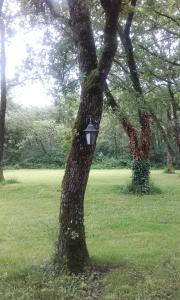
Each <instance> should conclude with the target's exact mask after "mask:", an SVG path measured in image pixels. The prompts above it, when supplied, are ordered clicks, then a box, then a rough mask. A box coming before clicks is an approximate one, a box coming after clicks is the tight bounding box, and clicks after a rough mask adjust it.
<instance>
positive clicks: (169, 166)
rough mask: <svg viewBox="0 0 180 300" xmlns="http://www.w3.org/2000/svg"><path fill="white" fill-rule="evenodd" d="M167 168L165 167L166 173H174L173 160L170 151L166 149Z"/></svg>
mask: <svg viewBox="0 0 180 300" xmlns="http://www.w3.org/2000/svg"><path fill="white" fill-rule="evenodd" d="M166 163H167V168H166V173H169V174H172V173H174V160H173V157H172V155H171V152H169V150H168V149H167V162H166Z"/></svg>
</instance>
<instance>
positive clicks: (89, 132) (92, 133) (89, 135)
mask: <svg viewBox="0 0 180 300" xmlns="http://www.w3.org/2000/svg"><path fill="white" fill-rule="evenodd" d="M84 133H85V136H86V143H87V145H94V144H95V142H96V137H97V133H98V130H97V129H96V128H95V127H94V125H93V124H92V120H91V118H90V121H89V124H88V125H87V127H86V129H85V130H84Z"/></svg>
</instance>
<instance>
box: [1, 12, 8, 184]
mask: <svg viewBox="0 0 180 300" xmlns="http://www.w3.org/2000/svg"><path fill="white" fill-rule="evenodd" d="M1 9H2V6H1ZM0 27H1V28H0V35H1V58H0V64H1V103H0V181H3V180H4V175H3V154H4V137H5V115H6V102H7V99H6V93H7V92H6V55H5V27H4V22H3V19H2V16H1V12H0Z"/></svg>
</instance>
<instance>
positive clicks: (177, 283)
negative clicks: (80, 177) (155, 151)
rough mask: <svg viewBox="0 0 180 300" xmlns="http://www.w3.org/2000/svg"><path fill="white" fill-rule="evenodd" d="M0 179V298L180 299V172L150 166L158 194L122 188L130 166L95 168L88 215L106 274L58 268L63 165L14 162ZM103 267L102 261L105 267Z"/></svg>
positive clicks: (95, 254)
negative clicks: (18, 166) (33, 166)
mask: <svg viewBox="0 0 180 300" xmlns="http://www.w3.org/2000/svg"><path fill="white" fill-rule="evenodd" d="M5 176H6V179H16V180H17V181H18V183H14V184H7V185H0V299H2V300H6V299H18V300H19V299H26V300H29V299H44V300H45V299H67V300H69V299H82V300H83V299H97V298H98V299H105V300H107V299H109V300H110V299H114V300H116V299H117V300H118V299H120V300H170V299H172V300H180V226H179V225H180V175H179V174H178V173H176V174H172V175H168V174H165V173H163V172H162V170H158V171H153V172H152V179H153V181H154V183H155V184H156V185H157V186H159V187H160V188H161V190H162V192H161V193H159V194H154V195H151V196H144V197H134V196H132V195H127V194H123V193H122V188H121V186H122V185H124V184H126V183H127V182H128V180H129V179H130V171H129V170H92V171H91V174H90V179H89V184H88V188H87V193H86V199H85V222H86V235H87V243H88V248H89V252H90V255H91V258H92V260H93V261H94V262H95V263H96V264H97V265H100V266H105V267H104V269H107V270H108V272H106V273H104V275H103V277H102V276H100V275H98V274H96V273H95V272H94V274H92V276H89V275H88V274H86V275H82V276H80V277H79V278H77V277H74V276H73V277H70V276H68V275H66V274H60V275H59V276H57V275H56V274H55V273H56V272H55V271H54V269H53V267H52V259H53V256H54V252H55V243H56V238H57V233H58V224H57V221H58V210H59V194H60V182H61V180H62V176H63V171H61V170H14V171H6V172H5ZM102 269H103V267H102Z"/></svg>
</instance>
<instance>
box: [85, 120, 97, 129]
mask: <svg viewBox="0 0 180 300" xmlns="http://www.w3.org/2000/svg"><path fill="white" fill-rule="evenodd" d="M97 131H98V130H97V129H96V128H95V127H94V125H93V124H92V120H91V118H90V121H89V124H88V125H87V127H86V129H84V132H97Z"/></svg>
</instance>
